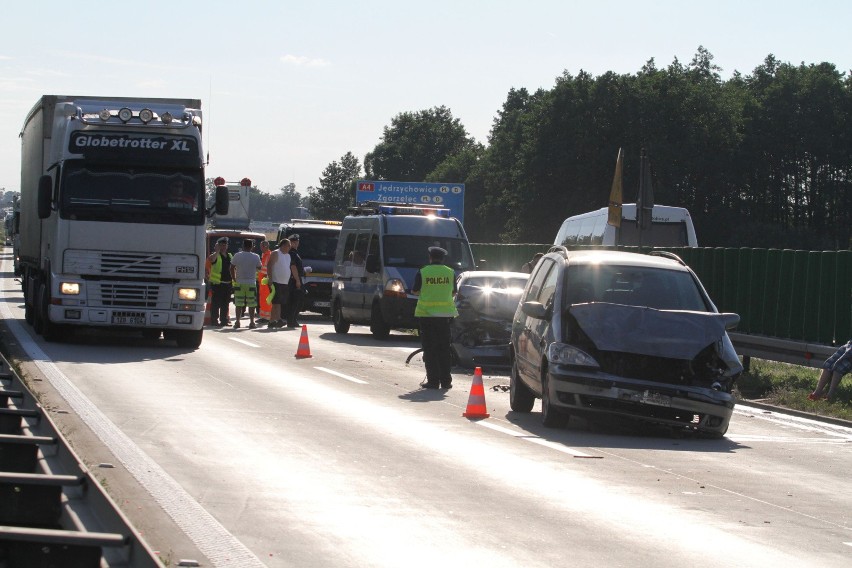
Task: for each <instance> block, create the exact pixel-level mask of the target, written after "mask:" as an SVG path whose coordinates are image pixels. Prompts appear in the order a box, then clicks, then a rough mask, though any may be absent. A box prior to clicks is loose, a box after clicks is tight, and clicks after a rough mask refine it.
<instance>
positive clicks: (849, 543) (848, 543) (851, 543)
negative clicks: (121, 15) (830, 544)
mask: <svg viewBox="0 0 852 568" xmlns="http://www.w3.org/2000/svg"><path fill="white" fill-rule="evenodd" d="M843 544H845V545H846V546H852V542H844V543H843Z"/></svg>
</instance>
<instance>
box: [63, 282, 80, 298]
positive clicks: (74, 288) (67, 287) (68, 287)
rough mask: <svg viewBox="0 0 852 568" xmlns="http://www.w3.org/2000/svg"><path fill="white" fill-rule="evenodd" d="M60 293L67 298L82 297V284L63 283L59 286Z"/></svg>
mask: <svg viewBox="0 0 852 568" xmlns="http://www.w3.org/2000/svg"><path fill="white" fill-rule="evenodd" d="M59 292H60V293H61V294H65V295H67V296H79V295H80V283H79V282H62V283H60V284H59Z"/></svg>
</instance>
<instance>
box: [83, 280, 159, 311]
mask: <svg viewBox="0 0 852 568" xmlns="http://www.w3.org/2000/svg"><path fill="white" fill-rule="evenodd" d="M88 288H89V306H92V307H122V308H150V309H168V308H169V300H170V297H169V295H168V293H166V294H165V298H164V300H165V302H164V303H160V286H157V285H150V284H135V283H118V282H92V283H90V284H89V286H88ZM166 288H167V289H169V290H170V287H168V286H166Z"/></svg>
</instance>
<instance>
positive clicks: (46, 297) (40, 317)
mask: <svg viewBox="0 0 852 568" xmlns="http://www.w3.org/2000/svg"><path fill="white" fill-rule="evenodd" d="M36 297H37V298H38V303H37V304H36V323H37V324H38V328H37V329H36V332H38V333H40V334H41V336H42V337H44V340H45V341H51V342H52V341H61V340H62V339H63V337H64V335H65V334H64V329H65V326H62V325H59V324H55V323H53V322H52V321H50V316H49V315H48V311H49V308H50V291H49V290H48V288H47V284H44V283H43V284H41V286H39V289H38V296H36Z"/></svg>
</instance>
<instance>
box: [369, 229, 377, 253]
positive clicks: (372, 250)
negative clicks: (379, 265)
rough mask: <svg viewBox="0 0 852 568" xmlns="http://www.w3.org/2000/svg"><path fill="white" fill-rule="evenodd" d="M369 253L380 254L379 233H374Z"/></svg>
mask: <svg viewBox="0 0 852 568" xmlns="http://www.w3.org/2000/svg"><path fill="white" fill-rule="evenodd" d="M367 254H372V255H376V256H378V254H379V235H376V234H374V235H373V238H371V239H370V245H369V247H368V248H367Z"/></svg>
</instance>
